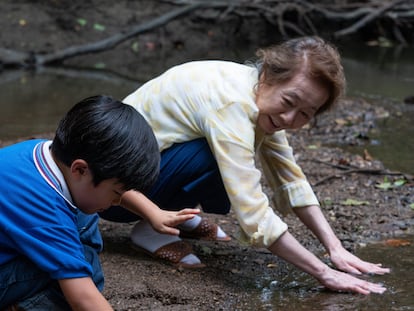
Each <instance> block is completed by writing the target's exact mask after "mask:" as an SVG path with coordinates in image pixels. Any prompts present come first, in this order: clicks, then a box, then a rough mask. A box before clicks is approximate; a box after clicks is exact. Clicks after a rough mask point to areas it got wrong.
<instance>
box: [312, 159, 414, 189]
mask: <svg viewBox="0 0 414 311" xmlns="http://www.w3.org/2000/svg"><path fill="white" fill-rule="evenodd" d="M314 162H318V163H322V164H325V165H329V166H332V167H334V168H338V169H341V170H345V171H342V172H337V173H335V174H332V175H329V176H326V177H324V178H322V179H320V180H318V181H316V182H315V183H313V186H318V185H320V184H323V183H324V182H326V181H328V180H331V179H333V178H340V177H342V176H344V175H347V174H351V173H359V174H371V175H387V176H404V178H405V179H407V180H411V179H413V176H410V175H408V174H404V173H401V172H395V171H393V172H392V171H388V170H382V169H367V168H354V167H350V166H345V165H337V164H332V163H329V162H324V161H320V160H314Z"/></svg>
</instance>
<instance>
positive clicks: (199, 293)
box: [0, 0, 414, 310]
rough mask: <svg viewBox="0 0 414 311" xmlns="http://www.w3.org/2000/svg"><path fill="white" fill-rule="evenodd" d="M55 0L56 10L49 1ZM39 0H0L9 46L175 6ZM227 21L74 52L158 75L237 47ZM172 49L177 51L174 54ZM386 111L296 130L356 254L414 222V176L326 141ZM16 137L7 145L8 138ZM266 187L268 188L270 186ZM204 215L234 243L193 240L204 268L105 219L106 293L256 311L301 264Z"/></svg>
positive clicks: (345, 137) (354, 111)
mask: <svg viewBox="0 0 414 311" xmlns="http://www.w3.org/2000/svg"><path fill="white" fill-rule="evenodd" d="M52 2H53V3H54V4H55V7H53V6H48V5H51V4H52ZM39 3H40V4H41V5H36V6H32V5H31V2H30V1H17V2H15V1H4V3H2V10H1V12H0V16H2V18H1V19H0V26H1V29H2V36H1V37H0V41H1V45H2V46H3V47H6V48H15V49H24V50H31V49H33V50H36V51H39V50H45V51H46V50H50V49H56V48H61V47H64V46H67V45H71V44H77V43H80V42H85V40H86V41H88V40H89V41H94V40H96V39H98V38H102V37H103V33H102V32H100V31H99V30H96V29H94V28H93V26H91V25H94V23H98V24H103V25H106V27H108V28H109V29H110V31H111V32H117V31H119V30H120V29H121V28H122V27H123V25H125V24H128V23H129V24H133V23H136V22H137V21H139V20H140V19H146V18H148V17H150V16H152V15H154V12H157V14H159V13H160V12H166V11H168V10H169V9H170V8H171V7H170V6H168V5H165V6H163V7H162V8H159V7H157V4H156V3H155V2H152V1H137V2H135V1H134V2H131V1H127V2H124V1H121V2H117V3H113V2H110V3H109V2H107V1H101V2H100V5H99V7H96V6H94V5H93V4H94V1H83V2H82V3H80V2H78V1H74V2H70V1H63V0H62V1H40V2H39ZM137 3H139V4H140V6H137ZM63 4H65V5H66V6H63ZM143 4H145V5H143ZM59 5H60V6H62V8H60V6H59ZM141 5H142V6H141ZM63 7H65V10H66V11H65V10H64V9H63ZM108 8H110V9H108ZM79 10H81V11H82V12H83V13H84V14H83V15H84V18H85V19H86V20H87V22H88V23H87V24H86V26H84V27H83V26H80V24H79V22H78V21H77V17H79V16H77V15H76V14H75V12H79ZM115 13H116V14H115ZM68 25H69V26H70V27H69V26H68ZM65 27H66V28H65ZM226 27H228V25H224V26H223V27H222V29H221V31H219V28H220V25H210V26H209V28H205V25H202V26H200V25H196V24H194V23H192V21H191V19H190V20H186V21H183V22H181V23H177V22H173V23H171V24H169V26H168V27H166V28H164V29H162V30H159V31H156V32H154V33H148V34H145V35H143V36H140V37H139V38H137V39H136V40H134V41H133V42H129V43H125V44H122V45H120V46H119V47H117V48H116V49H115V50H113V51H109V52H105V53H104V54H103V55H87V56H85V57H82V58H76V59H73V60H71V61H70V62H69V63H68V65H76V66H80V67H82V66H85V67H90V66H91V64H92V65H93V64H98V63H100V61H101V59H105V66H106V69H107V70H116V71H117V72H120V73H121V74H124V75H127V76H133V77H134V78H135V79H138V80H143V81H144V80H147V79H149V78H151V77H150V76H148V75H147V74H146V72H147V69H148V68H149V67H153V66H157V64H158V65H159V66H160V68H161V67H163V68H164V67H168V66H170V65H171V66H172V65H174V64H173V63H172V61H171V60H172V59H174V60H175V61H176V62H179V61H180V59H182V60H183V61H184V60H187V59H188V54H187V53H188V52H189V49H191V55H193V57H197V55H198V56H199V58H206V57H209V58H215V57H217V58H219V57H220V51H222V50H223V49H225V48H226V47H229V46H231V47H232V48H235V49H237V44H235V43H238V44H241V43H242V42H243V41H242V40H241V39H240V38H236V37H233V38H230V39H229V38H227V39H226V38H225V37H224V34H225V33H232V31H233V30H232V29H227V28H226ZM257 27H260V26H257ZM255 29H256V30H257V31H256V32H255V33H258V32H260V28H255ZM254 35H255V34H254V33H250V36H251V37H248V38H247V37H246V38H244V40H253V39H254ZM33 38H36V40H33ZM190 39H191V40H190ZM235 39H240V40H236V41H234V40H235ZM134 42H135V43H134ZM259 43H260V42H258V44H259ZM134 44H135V45H134ZM166 46H167V47H168V48H165V47H166ZM161 47H164V48H161ZM172 54H174V58H173V57H170V56H171V55H172ZM177 54H178V55H180V57H177ZM160 64H162V66H161V65H160ZM148 71H149V70H148ZM151 72H153V68H151ZM16 96H18V94H16ZM396 109H398V107H397V108H396ZM390 113H393V112H392V111H391V112H390ZM383 115H385V114H384V110H383V108H380V107H378V105H375V103H373V104H372V103H368V102H365V101H363V100H361V99H349V100H346V101H343V102H342V103H341V105H339V106H338V107H337V108H336V109H335V110H334V111H332V112H331V113H329V114H325V115H324V116H322V117H321V119H320V120H318V125H317V126H316V127H314V128H307V129H303V130H301V131H299V132H291V133H290V141H291V144H292V146H293V148H294V150H295V151H296V156H297V160H298V162H299V164H300V165H301V166H302V168H303V170H304V171H305V173H306V175H307V176H308V178H309V180H310V181H311V183H312V184H314V185H315V186H314V189H315V192H316V193H317V195H318V197H319V199H320V201H321V203H322V206H323V212H324V213H325V215H326V217H327V219H328V220H329V222H330V223H331V225H332V226H333V227H334V229H335V231H336V233H337V235H338V236H339V238H340V239H341V240H342V242H343V243H344V245H345V246H346V247H347V248H348V249H349V250H351V251H355V249H356V248H357V247H362V246H363V245H364V244H366V243H370V242H372V241H378V240H380V239H386V238H389V237H396V236H400V235H401V234H406V233H410V232H411V230H412V228H413V224H414V212H413V210H412V209H411V208H410V204H412V203H413V202H414V195H413V190H414V183H413V179H412V177H411V176H405V175H404V174H403V173H404V172H402V174H392V173H391V172H387V168H385V167H383V165H382V164H381V163H380V162H378V161H376V160H375V159H371V158H370V157H369V155H365V156H364V155H351V154H349V153H346V152H344V151H343V150H341V149H339V148H329V147H327V144H335V143H339V144H358V143H360V141H359V139H366V134H367V133H368V131H369V129H370V128H372V127H375V120H376V118H378V117H380V116H383ZM359 134H360V135H359ZM50 135H51V134H48V135H43V136H45V137H46V136H47V137H50ZM9 143H11V142H9V141H8V142H0V145H7V144H9ZM349 170H352V171H349ZM385 177H387V178H388V179H389V181H391V182H394V181H397V180H401V179H404V180H405V184H403V185H401V186H398V187H394V188H390V189H387V190H384V189H381V188H379V187H378V186H379V185H381V184H382V183H383V181H384V178H385ZM267 191H269V192H270V190H269V189H267ZM206 217H209V218H211V219H212V220H214V221H216V222H217V223H219V224H220V225H221V226H222V227H223V228H224V229H225V231H226V232H227V233H228V234H230V235H231V236H232V237H233V240H232V241H230V242H220V243H219V242H201V241H194V242H192V243H193V245H194V248H195V251H196V253H197V255H198V256H199V257H200V258H201V259H202V261H203V262H204V263H206V264H207V267H206V268H205V269H202V270H196V271H191V270H178V269H175V268H174V267H172V266H169V265H166V264H164V263H162V262H160V261H157V260H153V259H151V258H150V257H148V256H147V255H145V254H142V253H140V252H138V251H136V250H134V249H133V248H132V247H131V244H130V241H129V237H128V236H129V231H130V229H131V228H132V226H133V224H116V223H110V222H106V221H102V223H101V229H102V235H103V237H104V240H105V249H104V252H103V253H102V264H103V268H104V271H105V275H106V288H105V291H104V294H105V296H106V297H107V298H108V299H109V301H110V303H111V304H112V305H113V306H114V308H115V309H116V310H248V309H249V308H248V307H247V306H251V305H252V301H251V299H252V296H251V293H252V292H255V291H256V290H257V286H258V284H257V283H258V280H261V279H275V280H282V281H283V280H284V279H285V278H286V277H287V276H288V275H289V274H290V273H291V272H292V271H294V270H292V267H291V266H290V265H288V264H286V263H285V262H283V261H280V260H279V259H278V258H276V257H275V256H273V255H271V254H270V253H269V252H268V251H267V250H265V249H257V248H251V247H248V246H247V245H244V244H241V243H239V242H238V239H237V237H238V236H239V227H238V224H237V221H236V219H235V217H234V215H233V214H230V215H228V216H215V215H207V216H206ZM283 218H284V220H285V221H286V222H287V223H288V224H289V226H290V231H291V232H292V234H293V235H294V236H295V237H296V238H297V239H298V240H299V241H300V242H302V243H303V244H304V245H305V246H306V247H308V248H309V249H311V250H312V251H313V252H315V254H317V255H318V256H319V257H320V258H323V260H326V261H327V258H325V257H324V254H325V253H324V250H323V248H322V247H321V245H320V244H319V243H318V242H317V241H316V240H315V239H314V238H313V236H311V235H309V232H308V231H307V230H306V229H305V228H304V226H303V225H301V224H300V223H299V222H298V221H297V220H296V218H295V217H294V216H293V215H288V216H286V217H283ZM315 285H316V284H315Z"/></svg>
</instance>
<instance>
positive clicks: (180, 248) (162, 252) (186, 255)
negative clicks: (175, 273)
mask: <svg viewBox="0 0 414 311" xmlns="http://www.w3.org/2000/svg"><path fill="white" fill-rule="evenodd" d="M131 240H132V243H133V244H134V247H135V248H137V249H139V250H141V251H144V252H145V253H146V254H148V255H150V256H151V257H153V258H157V259H163V260H165V261H168V262H169V263H171V264H173V265H175V266H177V267H183V268H192V269H195V268H203V267H205V265H204V264H202V263H201V261H200V259H199V258H198V257H197V256H196V255H194V254H193V251H192V247H191V245H190V244H188V243H186V242H184V241H182V240H181V239H180V238H179V237H177V236H174V235H168V234H161V233H158V232H156V231H155V230H154V229H153V228H152V227H151V225H150V224H149V223H148V222H147V221H145V220H141V221H140V222H138V223H137V224H136V225H135V226H134V228H133V229H132V231H131Z"/></svg>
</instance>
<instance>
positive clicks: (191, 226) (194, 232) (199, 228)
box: [178, 215, 231, 241]
mask: <svg viewBox="0 0 414 311" xmlns="http://www.w3.org/2000/svg"><path fill="white" fill-rule="evenodd" d="M178 228H179V229H180V237H182V238H187V239H197V240H206V241H230V240H231V237H229V236H228V235H227V234H226V233H225V232H224V231H223V230H222V229H221V228H220V227H219V226H218V225H216V224H214V223H211V222H209V221H208V220H207V219H205V218H201V217H200V216H198V215H196V216H195V217H194V218H192V219H190V220H187V221H186V222H184V223H183V224H181V225H179V226H178Z"/></svg>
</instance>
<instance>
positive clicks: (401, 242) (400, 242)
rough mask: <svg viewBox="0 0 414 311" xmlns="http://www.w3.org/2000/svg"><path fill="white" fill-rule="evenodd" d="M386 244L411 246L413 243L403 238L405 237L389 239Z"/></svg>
mask: <svg viewBox="0 0 414 311" xmlns="http://www.w3.org/2000/svg"><path fill="white" fill-rule="evenodd" d="M384 243H385V245H387V246H391V247H400V246H409V245H411V242H410V241H407V240H403V239H388V240H386V241H385V242H384Z"/></svg>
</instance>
